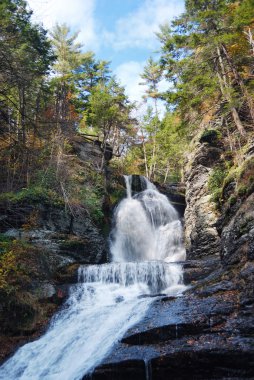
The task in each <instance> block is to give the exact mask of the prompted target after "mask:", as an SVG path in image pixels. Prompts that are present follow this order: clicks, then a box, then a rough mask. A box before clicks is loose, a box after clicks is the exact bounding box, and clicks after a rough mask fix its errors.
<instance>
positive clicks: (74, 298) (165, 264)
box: [0, 177, 185, 380]
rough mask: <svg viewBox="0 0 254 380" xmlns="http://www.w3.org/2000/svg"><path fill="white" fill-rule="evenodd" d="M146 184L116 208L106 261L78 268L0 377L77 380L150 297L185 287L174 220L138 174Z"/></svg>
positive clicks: (178, 231) (173, 213)
mask: <svg viewBox="0 0 254 380" xmlns="http://www.w3.org/2000/svg"><path fill="white" fill-rule="evenodd" d="M143 181H146V183H147V189H146V190H144V191H143V192H141V193H139V194H137V195H135V196H134V197H133V198H132V193H131V177H126V183H127V186H126V188H127V198H126V199H124V200H123V201H122V202H121V203H120V204H119V206H118V207H117V210H116V212H115V228H114V232H113V234H112V244H111V252H112V257H113V263H111V264H102V265H89V266H81V267H80V268H79V276H78V277H79V282H78V284H77V285H75V286H72V287H71V289H70V295H69V299H68V301H67V302H66V304H65V305H64V307H63V308H62V310H61V311H60V312H59V313H58V314H57V315H56V317H55V318H54V319H53V320H52V322H51V324H50V326H49V329H48V331H47V332H46V333H45V335H43V336H42V337H41V338H40V339H38V340H37V341H35V342H32V343H28V344H26V345H25V346H23V347H21V348H20V349H19V350H18V351H17V352H16V354H15V355H14V356H13V357H12V358H10V359H9V360H8V361H7V362H5V364H4V365H3V366H2V367H1V368H0V379H1V380H7V379H8V380H42V379H43V380H78V379H81V378H82V377H83V376H84V375H85V374H86V373H88V372H90V371H91V370H92V369H93V368H94V367H95V366H97V365H98V364H99V363H100V362H101V361H102V360H103V358H104V357H105V356H106V355H107V353H108V352H109V351H110V349H111V348H112V347H113V345H114V343H115V342H117V340H119V339H121V337H122V336H123V335H124V333H125V332H126V331H127V330H128V329H129V328H130V327H131V326H133V325H134V324H135V323H137V322H138V321H140V320H141V319H142V318H143V317H144V315H145V313H146V311H147V309H148V307H149V305H150V303H151V302H152V301H153V298H152V297H142V296H143V295H149V294H150V295H157V294H159V293H166V294H170V295H178V294H180V293H181V292H182V290H183V289H184V285H183V284H182V269H181V265H179V264H176V263H174V262H176V261H178V260H183V259H184V258H185V251H184V248H183V247H182V243H181V223H180V222H179V220H178V216H177V213H176V211H175V210H174V208H173V207H172V206H171V205H170V203H169V202H168V200H167V198H166V197H165V196H163V195H162V194H160V193H159V192H158V191H157V190H156V188H155V186H154V185H152V184H151V183H150V182H149V181H148V180H146V179H145V178H143Z"/></svg>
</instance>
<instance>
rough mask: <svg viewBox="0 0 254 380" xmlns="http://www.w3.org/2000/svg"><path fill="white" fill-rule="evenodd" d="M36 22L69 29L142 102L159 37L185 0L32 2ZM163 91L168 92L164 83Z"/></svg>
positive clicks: (181, 7)
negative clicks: (143, 82) (146, 73)
mask: <svg viewBox="0 0 254 380" xmlns="http://www.w3.org/2000/svg"><path fill="white" fill-rule="evenodd" d="M28 4H29V6H30V8H31V9H32V10H33V11H34V16H33V17H34V20H35V21H36V22H40V23H43V24H44V26H45V27H46V28H47V29H51V28H52V26H53V25H54V24H55V23H56V22H58V23H63V22H65V23H67V24H68V25H69V26H70V28H71V30H73V31H77V30H79V31H80V33H79V37H78V38H79V41H80V42H82V44H83V45H84V51H86V50H93V51H94V52H95V53H96V56H97V58H99V59H105V60H109V61H111V68H112V70H113V72H114V74H116V75H117V77H118V79H119V81H120V82H121V84H122V85H124V86H125V87H126V92H127V94H128V95H129V97H130V99H131V100H133V101H134V100H135V101H138V102H140V101H141V97H142V93H143V91H144V87H143V86H139V85H138V83H139V82H140V81H141V79H140V74H141V73H142V70H143V67H144V65H145V62H146V60H147V59H148V58H149V56H151V55H153V54H154V52H156V50H158V49H159V43H158V41H157V38H156V36H155V32H156V31H158V30H159V25H160V24H164V23H166V22H170V20H172V19H173V18H174V17H176V16H178V15H179V14H180V13H182V12H183V10H184V0H28ZM161 86H162V87H163V86H165V83H162V84H161Z"/></svg>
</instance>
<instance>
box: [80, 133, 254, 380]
mask: <svg viewBox="0 0 254 380" xmlns="http://www.w3.org/2000/svg"><path fill="white" fill-rule="evenodd" d="M209 133H210V132H209ZM213 134H214V133H213ZM215 135H216V133H215ZM215 137H216V136H215ZM202 140H203V139H201V138H200V137H199V138H197V139H196V140H195V141H194V142H193V147H192V150H191V153H190V154H189V155H188V159H187V162H186V171H185V183H186V211H185V221H184V224H185V239H186V247H187V260H186V262H185V263H183V267H184V282H185V284H186V285H188V289H187V290H186V291H185V292H184V294H183V295H182V297H178V298H175V297H167V296H163V295H162V296H161V297H158V298H157V299H156V300H155V302H153V304H152V305H151V307H150V309H149V311H148V312H147V315H146V317H145V318H144V320H143V321H141V322H140V323H139V324H138V325H136V326H134V327H133V328H132V329H130V330H129V331H127V333H126V334H125V336H124V337H123V339H121V341H120V342H118V343H117V344H116V346H115V347H114V349H113V350H112V352H111V353H110V354H109V355H108V357H107V358H105V360H104V361H103V363H101V365H100V366H99V367H97V368H96V369H95V371H94V372H93V374H91V375H89V376H85V377H84V380H86V379H88V378H89V379H90V380H91V379H92V380H110V379H112V378H114V379H115V380H123V379H129V378H130V377H131V378H132V379H137V380H147V379H148V380H150V379H153V380H165V379H169V378H173V379H179V380H180V379H200V380H203V379H213V380H215V379H216V380H219V379H227V380H232V379H234V380H242V379H253V378H254V348H253V347H254V338H253V331H254V318H253V315H254V287H253V280H254V262H253V250H254V240H253V230H254V192H253V191H254V181H253V178H254V165H253V162H254V161H253V158H254V157H253V153H254V149H253V143H252V142H249V143H248V144H247V146H246V147H245V153H244V155H243V158H242V161H241V163H240V164H239V163H238V165H236V167H235V166H234V164H233V163H232V164H231V167H230V168H229V169H228V168H227V167H225V161H226V160H225V157H226V156H227V154H228V153H227V147H225V146H224V145H223V142H221V141H218V139H217V137H216V138H215V140H214V139H212V140H211V139H210V138H209V139H204V140H205V141H204V140H203V141H202ZM212 180H213V181H212ZM214 183H215V184H216V186H215V185H214ZM211 184H212V185H213V186H212V185H211Z"/></svg>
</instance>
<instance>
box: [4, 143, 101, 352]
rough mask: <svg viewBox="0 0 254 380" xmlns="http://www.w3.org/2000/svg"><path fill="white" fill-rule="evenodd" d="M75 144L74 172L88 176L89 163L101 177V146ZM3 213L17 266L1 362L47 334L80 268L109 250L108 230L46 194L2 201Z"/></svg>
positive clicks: (8, 297) (78, 206) (79, 208)
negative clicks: (33, 340)
mask: <svg viewBox="0 0 254 380" xmlns="http://www.w3.org/2000/svg"><path fill="white" fill-rule="evenodd" d="M72 144H73V145H72V152H71V155H70V159H71V160H72V162H71V165H72V167H73V170H76V171H80V172H82V173H83V172H86V167H83V166H82V165H83V164H84V162H85V164H86V165H89V169H90V170H92V171H93V172H94V173H96V170H98V167H100V165H101V162H102V157H103V154H104V153H103V152H102V150H101V147H100V146H99V145H98V144H94V143H89V142H87V141H85V140H84V139H83V138H82V137H80V136H76V137H75V138H74V140H73V141H72ZM87 163H88V164H87ZM78 180H79V181H80V182H81V181H82V182H81V183H80V184H79V186H80V187H82V186H85V185H86V183H84V182H83V181H84V180H83V177H82V176H80V177H79V178H78ZM90 181H92V180H91V179H90ZM102 202H103V200H102ZM102 202H101V203H102ZM0 210H1V216H0V233H1V236H2V238H3V239H7V240H6V241H7V242H6V243H3V249H5V248H4V247H5V246H4V244H6V246H8V244H9V246H10V247H11V248H10V249H9V251H10V254H9V255H10V258H9V260H13V261H14V264H13V265H14V267H13V268H14V269H13V268H12V267H10V270H12V271H13V276H12V277H13V278H11V283H10V284H8V283H7V284H6V286H5V284H4V283H3V288H1V286H0V339H1V349H0V360H1V359H3V358H4V357H5V356H6V355H8V354H9V353H11V352H12V351H13V350H14V349H15V347H16V346H17V345H19V344H22V343H24V342H25V341H28V340H32V339H35V338H36V337H37V336H38V335H39V334H40V333H41V332H42V331H43V329H44V328H45V326H46V325H47V322H48V320H49V318H50V317H51V316H52V314H53V313H54V312H55V311H56V310H57V307H58V306H59V305H61V304H62V302H63V301H64V300H65V299H66V296H67V294H68V287H69V285H70V284H72V283H76V282H77V269H78V266H79V265H80V264H98V263H102V262H105V261H106V260H107V255H108V248H107V239H106V237H105V236H104V234H103V232H102V228H103V227H104V225H103V226H102V225H100V223H96V222H95V220H94V219H93V218H92V216H91V215H90V213H89V212H88V209H87V208H86V207H85V205H84V204H82V203H79V204H78V203H76V204H75V203H74V204H72V205H71V207H69V206H68V204H66V203H64V202H63V201H62V200H61V199H60V200H59V199H58V198H57V199H55V198H52V197H51V198H50V196H48V195H47V193H45V194H44V193H39V194H37V193H36V194H33V193H32V194H29V193H28V196H27V197H26V196H25V197H20V199H19V198H18V197H14V198H13V199H10V198H7V199H5V200H2V201H0ZM101 213H102V211H101ZM102 222H103V223H104V222H105V221H104V220H102ZM101 224H102V223H101ZM8 239H9V242H8ZM0 240H1V239H0ZM0 242H1V241H0ZM12 252H13V253H12ZM1 253H2V251H1V247H0V254H1ZM11 255H13V256H11ZM15 255H16V256H15ZM11 263H12V262H11ZM10 265H12V264H10ZM8 270H9V269H8ZM10 276H11V272H10ZM9 280H10V279H9ZM0 285H2V284H0ZM5 288H6V289H5ZM7 293H8V295H7ZM10 316H11V317H10Z"/></svg>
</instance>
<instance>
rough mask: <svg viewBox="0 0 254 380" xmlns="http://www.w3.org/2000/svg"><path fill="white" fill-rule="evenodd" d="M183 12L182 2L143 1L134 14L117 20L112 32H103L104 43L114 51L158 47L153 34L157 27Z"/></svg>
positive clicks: (165, 0) (163, 0)
mask: <svg viewBox="0 0 254 380" xmlns="http://www.w3.org/2000/svg"><path fill="white" fill-rule="evenodd" d="M183 11H184V2H183V1H179V0H144V1H143V2H142V5H141V6H140V7H139V8H138V9H137V10H136V11H134V12H131V13H129V14H127V15H126V16H125V17H122V18H120V19H118V21H117V22H116V26H115V30H114V31H113V32H109V31H104V34H103V37H104V39H105V41H106V42H108V43H110V44H111V45H113V47H114V48H115V49H116V50H122V49H125V48H133V47H134V48H135V47H143V48H146V49H155V48H156V47H157V46H158V42H157V38H156V36H155V32H158V31H159V25H161V24H164V23H166V22H169V21H171V20H172V19H173V18H174V17H175V16H177V15H179V14H180V13H182V12H183Z"/></svg>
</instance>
